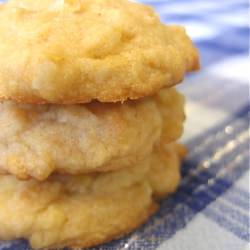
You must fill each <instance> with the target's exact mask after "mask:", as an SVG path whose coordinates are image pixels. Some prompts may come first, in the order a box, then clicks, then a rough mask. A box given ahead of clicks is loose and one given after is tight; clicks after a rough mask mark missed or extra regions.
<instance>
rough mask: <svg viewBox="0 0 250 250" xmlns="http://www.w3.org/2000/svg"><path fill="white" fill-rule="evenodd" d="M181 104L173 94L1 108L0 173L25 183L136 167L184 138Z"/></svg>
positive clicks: (163, 92)
mask: <svg viewBox="0 0 250 250" xmlns="http://www.w3.org/2000/svg"><path fill="white" fill-rule="evenodd" d="M183 120H184V100H183V97H182V95H181V94H179V93H177V91H176V90H175V89H166V90H162V91H160V93H159V94H157V95H156V96H154V97H151V98H146V99H142V100H138V101H128V102H125V103H123V104H118V103H117V104H104V103H98V102H95V103H90V104H85V105H68V106H64V105H22V104H15V103H13V102H3V103H2V104H0V172H2V173H10V174H13V175H16V176H17V177H18V178H21V179H25V178H28V177H33V178H36V179H39V180H44V179H46V178H47V177H48V176H49V175H50V174H51V173H53V172H57V173H69V174H79V173H86V172H93V171H107V170H114V169H116V168H117V167H127V166H131V165H134V164H135V163H137V162H138V161H140V160H142V159H143V158H144V157H145V156H147V155H148V154H150V153H151V151H152V148H153V146H154V144H155V143H157V142H158V141H159V139H160V137H161V136H162V137H163V140H164V142H165V143H169V142H172V141H175V140H176V139H178V138H179V137H180V136H181V134H182V129H183Z"/></svg>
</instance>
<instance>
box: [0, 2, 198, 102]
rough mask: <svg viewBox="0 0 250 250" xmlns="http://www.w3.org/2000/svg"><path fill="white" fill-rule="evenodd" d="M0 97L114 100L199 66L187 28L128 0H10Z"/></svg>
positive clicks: (2, 27) (149, 90) (4, 17)
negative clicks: (168, 23) (160, 17)
mask: <svg viewBox="0 0 250 250" xmlns="http://www.w3.org/2000/svg"><path fill="white" fill-rule="evenodd" d="M0 11H1V12H0V40H1V43H0V65H1V67H0V98H1V99H11V100H15V101H19V102H23V103H68V104H69V103H70V104H74V103H87V102H90V101H92V100H99V101H101V102H117V101H125V100H127V99H137V98H140V97H143V96H148V95H152V94H154V93H156V92H157V91H158V90H159V89H161V88H162V87H164V86H166V87H170V86H173V85H175V84H177V83H179V82H180V81H182V79H183V77H184V75H185V73H186V72H187V71H191V70H195V69H198V68H199V59H198V53H197V50H196V49H195V47H194V46H193V44H192V42H191V40H190V39H189V37H188V36H187V35H186V33H185V31H184V29H183V28H181V27H178V26H169V25H164V24H162V23H161V22H160V20H159V17H158V16H157V15H156V14H155V12H154V11H153V10H152V8H150V7H147V6H144V5H141V4H138V3H132V2H130V1H127V0H102V1H100V0H46V1H44V0H36V1H33V0H12V1H9V2H8V3H6V4H5V5H4V6H3V7H2V8H1V10H0Z"/></svg>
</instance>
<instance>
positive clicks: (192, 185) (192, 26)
mask: <svg viewBox="0 0 250 250" xmlns="http://www.w3.org/2000/svg"><path fill="white" fill-rule="evenodd" d="M34 1H35V0H34ZM141 2H144V3H147V4H150V5H152V6H154V7H155V8H156V10H157V11H158V13H159V14H160V16H161V19H162V21H163V22H166V23H176V24H182V25H184V26H185V27H186V30H187V32H188V34H189V35H190V36H191V37H192V39H193V40H194V41H195V43H196V45H197V47H198V48H199V50H200V54H201V62H202V70H201V72H200V73H197V74H192V75H190V76H188V77H187V79H186V80H185V82H184V84H182V85H180V86H179V89H180V91H181V92H183V93H184V94H185V96H186V97H187V111H186V112H187V122H186V132H185V137H184V138H183V141H184V143H185V144H186V145H187V146H188V148H189V152H190V153H189V156H188V158H187V159H186V161H185V162H184V164H183V168H182V169H183V170H182V174H183V181H182V183H181V186H180V188H179V190H178V192H177V193H176V194H174V195H173V196H171V197H170V198H168V199H166V200H165V201H163V202H162V204H161V208H160V211H159V212H158V213H157V214H156V215H155V216H154V217H153V218H152V219H151V220H150V221H149V222H148V223H147V224H146V225H144V226H143V227H141V228H140V229H139V230H137V231H136V232H135V233H133V234H131V235H129V236H128V237H126V238H124V239H122V240H119V241H115V242H112V243H111V244H108V245H104V246H101V247H99V248H95V249H96V250H97V249H98V250H118V249H127V250H141V249H145V250H153V249H159V250H241V249H245V250H247V249H250V248H249V240H250V232H249V218H250V216H249V201H250V193H249V130H248V129H249V72H250V67H249V66H250V65H249V57H248V52H249V51H248V50H249V48H248V39H249V19H248V14H249V6H248V0H220V1H219V0H217V1H216V0H189V1H188V0H155V1H153V0H152V1H146V0H144V1H143V0H141ZM0 223H1V222H0ZM0 226H1V224H0ZM1 246H2V247H1ZM0 249H1V250H24V249H29V248H28V246H27V244H26V243H25V242H23V241H15V242H11V243H8V244H2V245H1V244H0Z"/></svg>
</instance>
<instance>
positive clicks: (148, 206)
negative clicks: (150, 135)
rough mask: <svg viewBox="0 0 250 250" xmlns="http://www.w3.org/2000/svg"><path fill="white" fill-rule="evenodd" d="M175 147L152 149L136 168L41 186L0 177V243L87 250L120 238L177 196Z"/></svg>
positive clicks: (58, 178)
mask: <svg viewBox="0 0 250 250" xmlns="http://www.w3.org/2000/svg"><path fill="white" fill-rule="evenodd" d="M179 162H180V158H179V154H178V146H177V145H175V144H172V145H168V146H167V147H165V148H160V149H157V150H156V151H155V152H154V154H153V155H151V156H148V158H147V159H145V161H144V162H142V163H141V164H139V165H136V166H135V167H131V168H126V169H123V170H118V171H114V172H110V173H100V174H87V175H81V176H67V175H65V176H63V175H55V176H51V177H50V179H49V180H47V181H45V182H38V181H36V180H29V181H20V180H17V179H15V177H12V176H0V204H1V209H0V221H1V227H0V240H12V239H16V238H26V239H27V240H29V242H30V244H31V246H32V247H33V248H34V249H37V248H39V249H40V248H47V247H48V248H52V247H53V248H56V249H58V248H62V247H65V246H67V247H81V248H82V247H89V246H94V245H97V244H101V243H103V242H106V241H110V240H112V239H115V238H117V237H120V236H122V235H124V234H126V233H128V232H130V231H132V230H134V229H135V228H136V227H138V226H139V225H140V224H142V223H143V222H144V221H145V220H146V219H147V218H148V217H149V216H150V215H151V214H152V213H153V212H154V211H155V210H156V208H157V203H156V200H155V199H158V198H159V197H163V196H165V195H167V194H170V193H172V192H173V191H175V190H176V188H177V186H178V183H179V180H180V173H179V172H180V171H179Z"/></svg>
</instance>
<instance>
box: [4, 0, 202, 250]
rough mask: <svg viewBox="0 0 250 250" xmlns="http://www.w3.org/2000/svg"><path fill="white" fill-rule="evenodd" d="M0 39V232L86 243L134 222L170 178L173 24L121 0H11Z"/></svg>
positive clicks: (168, 188)
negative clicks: (165, 23) (166, 23)
mask: <svg viewBox="0 0 250 250" xmlns="http://www.w3.org/2000/svg"><path fill="white" fill-rule="evenodd" d="M0 40H1V42H0V65H1V67H0V97H1V103H0V171H1V177H0V221H1V227H0V239H1V240H11V239H16V238H26V239H28V240H29V242H30V244H31V246H32V247H33V248H55V247H56V248H61V247H65V246H68V247H88V246H93V245H97V244H100V243H103V242H106V241H109V240H112V239H114V238H117V237H120V236H122V235H124V234H126V233H128V232H130V231H131V230H133V229H135V228H136V227H138V226H139V225H140V224H141V223H143V222H144V221H145V220H146V219H147V218H148V217H149V216H150V215H151V214H152V213H153V212H154V211H156V208H157V203H156V201H157V199H159V198H162V197H165V196H166V195H168V194H170V193H172V192H174V191H175V190H176V188H177V185H178V182H179V180H180V173H179V163H180V159H181V157H182V156H183V154H184V149H183V148H182V147H181V146H180V145H178V144H177V142H176V141H177V139H178V138H179V137H180V136H181V134H182V130H183V121H184V98H183V96H182V95H181V94H179V93H178V92H177V91H176V89H175V88H174V85H176V84H177V83H179V82H181V80H182V79H183V77H184V75H185V73H186V72H187V71H192V70H196V69H198V67H199V60H198V53H197V50H196V49H195V48H194V46H193V44H192V42H191V41H190V39H189V38H188V37H187V35H186V34H185V31H184V30H183V29H182V28H181V27H178V26H166V25H164V24H162V23H161V22H160V20H159V17H158V16H157V15H156V14H155V13H154V11H153V10H152V9H151V8H150V7H146V6H143V5H140V4H136V3H132V2H129V1H126V0H64V1H63V0H46V1H45V0H36V1H33V0H12V1H9V2H8V3H7V4H4V5H2V6H1V7H0Z"/></svg>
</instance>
